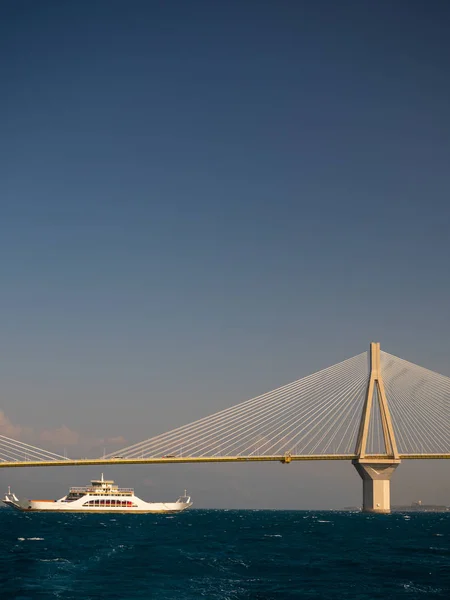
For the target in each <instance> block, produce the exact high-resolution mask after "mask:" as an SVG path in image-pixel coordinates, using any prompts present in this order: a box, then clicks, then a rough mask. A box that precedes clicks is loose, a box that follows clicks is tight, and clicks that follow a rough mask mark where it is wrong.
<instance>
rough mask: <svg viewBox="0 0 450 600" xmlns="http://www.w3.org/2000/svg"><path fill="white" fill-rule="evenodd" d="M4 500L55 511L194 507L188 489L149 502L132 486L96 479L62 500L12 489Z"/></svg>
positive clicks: (23, 508)
mask: <svg viewBox="0 0 450 600" xmlns="http://www.w3.org/2000/svg"><path fill="white" fill-rule="evenodd" d="M3 502H4V503H5V504H7V505H8V506H11V507H12V508H15V509H16V510H21V511H28V512H31V511H52V512H97V513H105V512H108V513H110V512H114V513H171V512H181V511H182V510H185V509H186V508H189V507H190V506H192V502H191V498H190V496H188V495H187V494H186V490H185V491H184V495H183V496H180V497H179V498H178V500H177V501H176V502H145V501H144V500H141V499H140V498H138V497H137V496H135V495H134V490H133V489H132V488H119V487H118V486H117V485H116V484H115V483H114V481H112V480H106V479H104V478H103V473H102V477H101V479H93V480H92V481H91V485H88V486H86V487H71V488H70V490H69V493H68V494H67V496H64V497H63V498H60V499H59V500H19V499H18V498H17V497H16V495H15V494H14V493H12V492H11V489H10V488H8V493H7V494H6V495H5V497H4V499H3Z"/></svg>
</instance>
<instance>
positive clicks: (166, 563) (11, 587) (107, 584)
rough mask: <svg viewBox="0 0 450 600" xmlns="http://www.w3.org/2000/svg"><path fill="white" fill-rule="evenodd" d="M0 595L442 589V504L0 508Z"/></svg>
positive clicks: (445, 568)
mask: <svg viewBox="0 0 450 600" xmlns="http://www.w3.org/2000/svg"><path fill="white" fill-rule="evenodd" d="M0 598H1V600H3V599H5V600H6V599H7V598H8V599H10V600H35V599H39V600H40V599H57V598H61V599H64V600H72V599H73V600H75V599H77V600H94V599H95V600H97V599H100V598H101V599H103V598H107V599H111V600H114V599H120V600H135V599H136V600H137V599H144V598H145V599H147V598H151V599H152V600H153V599H154V600H162V599H165V600H166V599H167V600H168V599H175V598H176V599H177V600H188V599H189V600H191V599H198V598H207V599H211V600H213V599H220V600H241V599H242V600H244V599H245V600H289V599H291V598H305V599H309V598H310V599H313V598H314V599H317V598H321V599H322V598H323V599H330V600H331V599H333V600H334V599H339V600H344V599H347V598H352V599H371V600H372V599H375V598H384V599H397V598H400V599H403V598H404V599H405V600H406V599H407V600H414V599H416V598H417V599H419V598H420V599H425V598H436V599H437V598H446V599H447V600H448V599H449V598H450V513H449V514H445V513H444V514H438V513H435V514H430V513H428V514H411V515H406V514H392V515H384V516H381V515H376V516H375V515H374V516H372V515H364V514H360V513H344V512H304V511H249V510H246V511H239V510H229V511H225V510H188V511H186V512H184V513H181V514H178V515H105V514H103V515H86V514H85V515H70V514H65V515H62V514H60V515H58V514H42V513H41V514H39V513H34V514H26V513H18V512H14V511H12V510H9V509H5V510H0Z"/></svg>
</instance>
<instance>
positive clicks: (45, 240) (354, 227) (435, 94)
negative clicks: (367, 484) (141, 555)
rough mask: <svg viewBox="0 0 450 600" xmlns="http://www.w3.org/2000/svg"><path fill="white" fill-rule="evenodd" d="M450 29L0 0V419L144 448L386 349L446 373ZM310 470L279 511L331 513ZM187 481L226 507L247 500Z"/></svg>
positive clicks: (447, 15) (386, 19)
mask: <svg viewBox="0 0 450 600" xmlns="http://www.w3.org/2000/svg"><path fill="white" fill-rule="evenodd" d="M449 26H450V5H449V3H448V2H446V1H445V0H440V1H439V0H436V1H434V2H426V1H425V0H424V1H407V0H399V1H397V2H388V1H383V0H381V1H377V2H372V1H369V0H353V1H350V0H349V1H345V0H344V1H342V2H335V1H334V0H318V1H317V2H306V1H301V0H292V1H288V0H278V1H276V2H275V1H273V2H270V1H265V2H262V1H261V2H260V1H256V0H254V1H245V0H240V1H237V0H236V1H234V0H230V1H228V2H220V1H211V0H209V1H207V0H204V1H198V0H190V1H189V2H187V1H183V0H178V1H177V0H172V1H167V2H163V1H139V0H134V1H133V2H126V1H124V0H123V1H116V0H108V1H107V0H101V1H99V0H77V1H76V2H60V1H56V0H54V1H50V0H40V1H39V2H36V1H32V0H14V1H12V0H4V1H3V2H2V3H1V6H0V86H1V88H0V89H1V94H0V282H1V289H0V291H1V293H0V309H1V314H2V319H1V328H0V381H1V387H0V390H1V392H0V397H1V402H0V409H1V410H3V411H4V419H6V418H7V419H8V420H9V421H10V422H11V423H13V424H15V425H16V426H21V427H31V428H33V430H34V431H35V432H39V431H41V430H43V429H48V430H53V429H58V428H59V427H61V426H62V425H65V426H66V427H68V428H70V429H71V430H73V431H76V432H79V433H80V435H82V436H85V437H86V439H88V438H89V439H93V438H94V437H96V436H97V437H98V436H99V437H106V436H112V437H114V436H123V437H124V438H125V439H126V440H127V442H130V443H131V442H136V441H139V440H140V439H143V438H146V437H150V436H152V435H155V434H157V433H161V432H162V431H165V430H167V429H171V428H173V427H175V426H178V425H181V424H183V423H185V422H188V421H190V420H194V419H195V418H198V417H201V416H204V415H205V414H209V413H211V412H215V411H216V410H219V409H221V408H224V407H227V406H230V405H232V404H234V403H237V402H239V401H241V400H244V399H246V398H248V397H251V396H254V395H256V394H258V393H261V392H264V391H267V390H269V389H272V388H275V387H277V386H279V385H281V384H284V383H287V382H289V381H292V380H294V379H297V378H299V377H301V376H303V375H306V374H308V373H310V372H311V371H314V370H318V369H320V368H323V367H326V366H328V365H330V364H333V363H335V362H338V361H340V360H343V359H344V358H347V357H349V356H352V355H354V354H358V353H359V352H361V351H363V350H365V349H366V348H367V346H368V343H369V342H370V341H371V340H378V341H380V342H381V344H382V347H383V348H384V349H385V350H387V351H388V352H391V353H393V354H396V355H399V356H402V357H404V358H406V359H408V360H411V361H413V362H417V363H419V364H422V365H424V366H426V367H429V368H431V369H433V370H436V371H440V372H442V373H443V374H445V375H450V319H449V308H448V307H449V296H450V280H449V275H448V264H449V257H450V237H449V227H450V203H449V200H450V170H449V166H450V111H449V106H450V78H449V73H450V42H449V36H448V31H449ZM93 444H94V443H93V442H92V444H91V445H93ZM94 445H95V444H94ZM112 450H113V448H111V451H112ZM86 451H87V450H86ZM295 468H297V467H295ZM302 468H303V469H305V471H304V475H302V476H301V477H303V485H302V486H300V483H299V481H298V482H296V483H295V482H294V483H293V482H292V479H293V478H292V476H287V475H284V474H283V475H282V477H283V480H284V483H283V485H285V486H286V498H288V500H287V501H286V503H285V504H290V505H295V502H298V503H299V504H300V505H301V506H314V505H316V504H317V502H316V501H317V496H321V497H322V504H323V503H324V502H325V500H324V498H323V494H324V493H326V488H323V489H322V488H321V487H320V486H323V485H326V481H325V479H326V478H322V479H320V483H317V478H315V475H314V472H313V470H312V469H310V468H309V467H302ZM321 468H322V469H324V468H325V467H321ZM328 468H329V469H331V468H333V469H334V468H335V467H334V465H333V466H332V467H328ZM339 468H341V467H339ZM342 468H343V467H342ZM408 468H409V467H405V468H403V466H402V469H403V471H404V472H405V473H406V472H407V470H408ZM421 468H424V467H421ZM443 468H444V467H442V466H441V467H440V469H443ZM445 468H446V469H447V470H446V471H445V473H446V477H447V480H448V467H445ZM192 469H193V470H191V471H190V473H191V474H190V476H189V477H191V478H193V480H195V481H196V482H197V485H198V489H200V488H201V487H202V485H203V491H204V494H210V496H209V499H208V502H210V503H211V504H214V502H216V504H218V501H217V498H218V496H219V495H220V494H222V492H223V489H222V488H224V487H228V483H229V481H230V480H229V479H227V477H230V478H232V477H238V478H239V477H243V476H242V473H243V471H242V469H241V470H240V471H239V467H238V466H236V467H234V468H230V469H231V470H227V469H225V467H224V469H223V471H220V475H219V472H215V473H212V474H210V475H211V477H212V479H211V481H212V483H211V485H209V486H208V485H207V484H206V479H205V477H206V468H205V470H203V471H198V470H195V469H194V468H192ZM233 469H234V470H233ZM345 469H346V471H345V473H347V471H348V473H349V475H348V477H349V481H350V478H351V482H352V483H351V485H353V484H354V489H355V490H357V492H356V493H357V494H359V481H357V475H356V474H354V473H350V471H351V467H349V466H345ZM400 471H401V470H400V469H399V470H398V473H397V474H396V476H395V477H396V481H401V477H405V476H402V475H400ZM268 472H269V471H267V473H268ZM272 472H273V473H275V471H272V470H271V471H270V473H272ZM296 472H297V473H298V474H299V478H300V473H301V471H300V468H297V471H296ZM142 473H143V472H142V470H136V471H134V472H133V477H134V480H135V481H134V482H135V483H136V482H137V483H138V482H139V478H141V477H143V476H144V475H143V474H142ZM146 473H147V471H146ZM170 473H171V474H170V477H169V475H167V473H164V474H163V473H162V471H155V472H154V474H153V475H152V477H156V476H157V477H160V478H162V479H161V480H158V479H155V481H156V482H157V485H156V484H155V485H156V488H155V494H154V495H157V494H158V492H159V490H162V491H165V490H167V489H168V487H167V486H169V487H170V485H173V487H174V488H175V487H176V484H178V483H180V486H179V487H183V486H184V483H185V481H183V482H182V483H181V481H180V479H179V477H182V475H176V476H175V473H180V471H175V470H174V471H171V472H170ZM227 473H230V474H229V475H227ZM236 473H237V475H236ZM264 473H265V472H264ZM264 473H263V471H262V470H261V469H259V468H258V469H257V468H255V470H254V471H251V472H250V471H249V472H248V474H246V476H245V477H243V479H242V485H240V484H239V485H236V490H234V491H233V494H235V495H234V497H233V498H234V500H233V501H235V504H236V505H239V503H240V505H246V503H247V504H248V505H252V504H255V497H253V496H252V490H255V494H254V495H255V496H256V491H258V493H259V491H260V490H261V489H262V487H263V486H264V485H266V484H267V480H266V478H265V476H264ZM283 473H285V471H283ZM90 474H91V473H90V472H88V471H86V472H84V471H78V472H77V473H75V472H70V473H67V474H66V472H64V475H61V477H60V478H59V481H61V478H64V481H69V480H70V481H72V482H73V478H74V477H75V475H76V477H77V478H78V479H77V483H78V482H79V483H83V481H84V478H85V477H88V476H89V475H90ZM92 474H93V475H95V473H92ZM31 475H32V476H33V479H34V480H37V479H38V477H37V476H38V472H36V473H32V474H29V475H28V476H30V477H31ZM113 475H114V476H117V477H119V479H121V481H120V482H123V481H124V478H128V480H129V479H130V478H131V475H128V474H126V473H125V472H124V471H119V472H118V473H113ZM145 476H146V475H145ZM208 476H209V475H208ZM14 477H15V478H16V479H17V481H18V482H19V485H20V481H22V482H23V481H25V474H22V475H19V474H14ZM44 477H47V478H50V479H51V478H52V477H54V476H52V475H50V474H47V475H44V473H43V472H39V478H41V479H42V478H44ZM214 477H216V478H215V479H214ZM273 477H274V478H275V477H281V475H273ZM163 478H168V481H165V480H164V485H163V483H162V482H163ZM173 478H178V481H175V482H174V481H173ZM223 478H225V479H223ZM252 478H253V479H252ZM305 478H306V479H305ZM82 480H83V481H82ZM248 480H251V481H252V483H251V485H250V484H249V489H245V490H244V489H243V488H244V487H245V482H246V481H248ZM2 481H4V483H5V482H6V480H5V479H4V477H3V474H2ZM222 481H225V483H222ZM269 481H272V482H274V481H275V479H272V480H270V478H269ZM305 481H306V482H307V486H306V487H308V490H309V491H307V492H306V494H305V493H304V490H303V486H304V485H305ZM412 481H413V480H412V479H411V480H409V479H408V480H407V481H406V479H405V482H406V483H405V486H404V488H402V489H407V485H409V484H410V483H411V482H412ZM227 482H228V483H227ZM314 482H316V483H314ZM149 485H150V484H149ZM289 485H290V486H291V487H289ZM315 485H316V486H319V487H314V486H315ZM346 485H347V484H346ZM411 485H413V483H411ZM440 485H441V487H440V488H438V487H437V480H436V486H435V487H433V485H432V484H430V486H429V488H428V490H424V491H423V492H422V495H424V494H425V491H427V492H428V493H429V495H430V498H425V499H430V500H434V501H440V502H445V501H446V502H447V503H450V500H449V495H450V487H449V486H448V485H447V487H444V488H442V483H441V484H440ZM164 486H165V487H164ZM221 486H222V487H221ZM301 489H302V490H303V491H301V493H300V490H301ZM324 489H325V492H324ZM211 490H212V491H211ZM346 490H347V488H346V489H341V490H340V492H339V494H340V495H338V497H337V499H336V502H332V503H331V504H332V505H336V504H337V505H338V506H339V505H342V504H354V503H356V501H357V499H359V498H356V499H352V498H351V497H350V494H347V491H346ZM57 491H59V488H58V490H55V493H57ZM219 492H220V494H219ZM319 492H320V493H319ZM410 492H411V494H413V493H416V489H415V488H413V489H412V490H410ZM419 492H420V488H418V490H417V493H419ZM214 494H216V495H214ZM248 494H250V496H248ZM236 495H237V496H236ZM228 497H229V494H228ZM236 498H237V499H236ZM410 499H412V498H410V496H409V492H408V493H405V496H404V497H402V498H401V500H405V501H409V500H410ZM230 502H231V500H230ZM270 502H272V504H273V505H274V506H275V505H279V506H282V505H284V504H283V500H279V499H277V498H275V497H274V498H273V499H271V500H270ZM277 502H278V504H277ZM330 502H331V501H330Z"/></svg>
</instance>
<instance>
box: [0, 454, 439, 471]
mask: <svg viewBox="0 0 450 600" xmlns="http://www.w3.org/2000/svg"><path fill="white" fill-rule="evenodd" d="M357 458H358V456H357V455H356V454H304V455H295V454H292V455H291V454H282V455H279V454H278V455H273V456H186V457H184V456H182V457H181V456H180V457H170V458H78V459H72V458H68V459H66V460H51V461H50V460H49V461H33V460H28V461H12V462H2V461H0V469H1V468H3V469H4V468H12V467H15V468H17V467H82V466H87V465H160V464H168V463H181V464H185V463H222V462H223V463H230V462H236V463H238V462H281V463H283V464H288V463H290V462H295V461H304V460H355V459H357ZM367 458H368V459H370V460H383V461H386V459H389V457H388V456H386V454H369V455H367ZM399 458H400V460H423V459H429V460H432V459H450V454H400V455H399Z"/></svg>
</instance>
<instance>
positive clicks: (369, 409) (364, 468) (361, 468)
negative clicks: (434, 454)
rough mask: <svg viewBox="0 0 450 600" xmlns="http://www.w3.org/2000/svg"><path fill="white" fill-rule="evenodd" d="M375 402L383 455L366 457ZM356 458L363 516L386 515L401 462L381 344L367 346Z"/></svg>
mask: <svg viewBox="0 0 450 600" xmlns="http://www.w3.org/2000/svg"><path fill="white" fill-rule="evenodd" d="M374 402H377V403H378V408H379V411H380V420H381V427H382V433H383V441H384V448H385V454H376V455H375V454H368V449H367V443H368V437H369V425H370V420H371V416H372V415H373V409H374V408H375V406H374ZM355 454H356V456H357V458H356V459H354V460H353V465H354V466H355V468H356V470H357V471H358V473H359V475H360V476H361V478H362V480H363V512H371V513H389V512H390V511H391V492H390V479H391V476H392V474H393V473H394V471H395V469H396V468H397V467H398V465H399V464H400V462H401V461H400V458H399V454H398V450H397V443H396V441H395V435H394V428H393V426H392V420H391V415H390V412H389V407H388V402H387V398H386V391H385V388H384V383H383V374H382V370H381V361H380V344H379V343H376V342H372V343H371V344H370V376H369V382H368V385H367V393H366V400H365V403H364V408H363V412H362V416H361V423H360V427H359V433H358V439H357V442H356V449H355Z"/></svg>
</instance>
